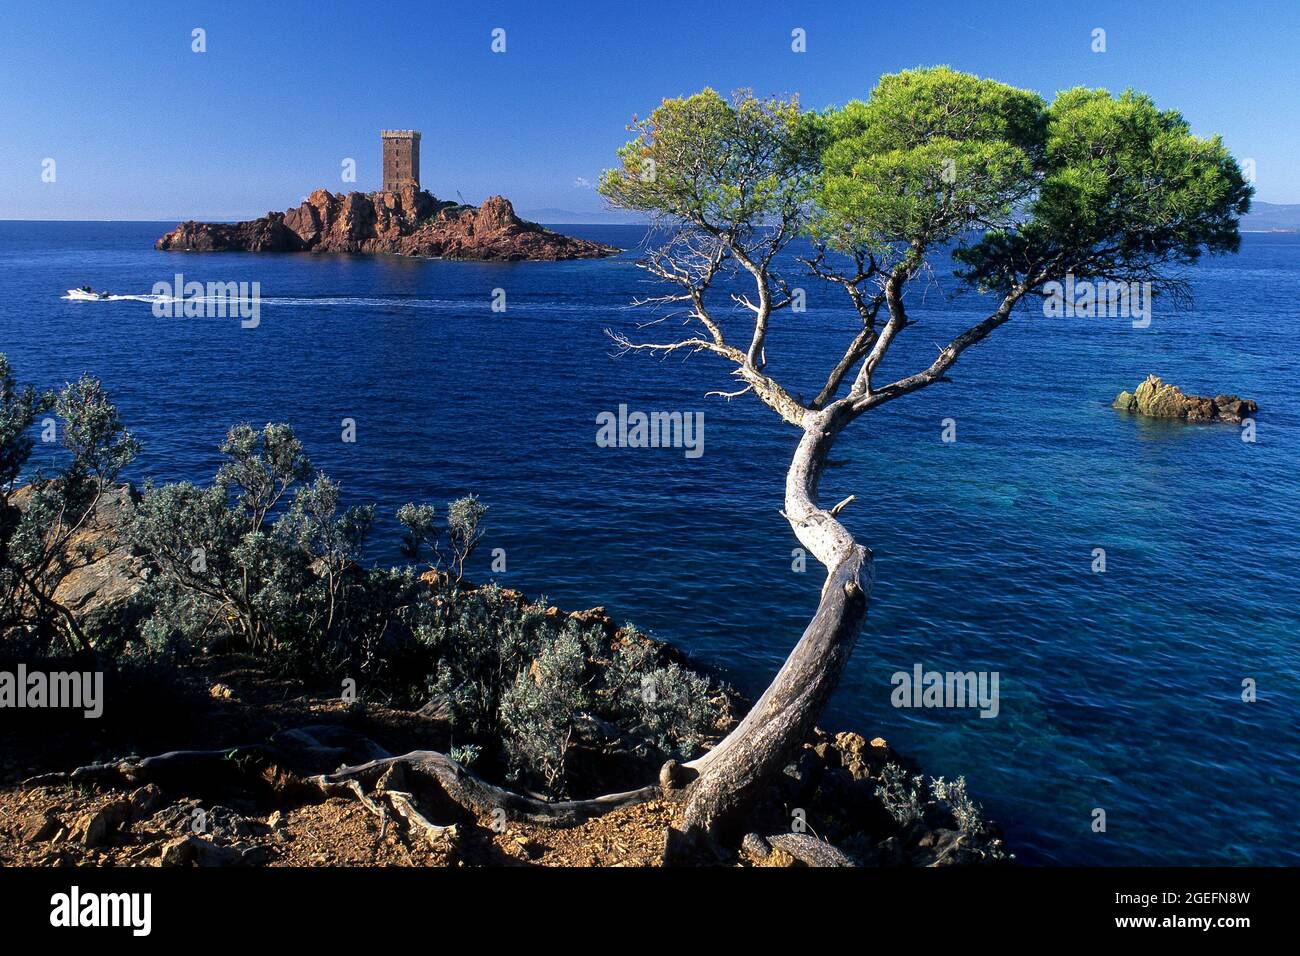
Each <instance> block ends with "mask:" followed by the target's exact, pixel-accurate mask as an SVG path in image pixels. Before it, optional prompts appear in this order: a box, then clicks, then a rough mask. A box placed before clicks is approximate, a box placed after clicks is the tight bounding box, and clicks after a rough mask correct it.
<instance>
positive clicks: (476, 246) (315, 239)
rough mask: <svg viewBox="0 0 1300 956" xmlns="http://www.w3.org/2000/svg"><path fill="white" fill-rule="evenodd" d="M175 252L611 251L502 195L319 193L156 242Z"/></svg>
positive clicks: (506, 256)
mask: <svg viewBox="0 0 1300 956" xmlns="http://www.w3.org/2000/svg"><path fill="white" fill-rule="evenodd" d="M154 248H155V249H159V250H163V251H175V252H321V253H324V252H341V253H362V254H389V255H402V256H420V257H428V258H440V259H469V260H481V261H503V262H517V261H522V260H541V261H556V260H560V259H599V258H604V257H606V256H611V255H614V254H616V253H617V252H618V251H619V250H617V249H615V248H614V247H613V246H607V245H603V244H601V243H597V242H589V241H587V240H586V239H577V238H575V237H573V236H565V235H562V234H560V233H558V232H553V231H551V230H549V229H546V228H544V227H542V226H540V225H538V224H537V223H535V222H528V221H527V220H524V219H521V218H519V216H517V215H515V210H514V207H513V206H512V205H511V204H510V201H509V200H508V199H506V198H504V197H503V196H492V197H491V198H489V199H488V200H486V201H485V202H484V203H483V205H482V206H478V207H475V206H466V205H461V204H459V203H453V202H448V201H445V200H440V199H437V198H436V197H435V196H433V195H432V194H430V193H428V192H426V191H424V190H422V189H419V188H417V187H415V186H407V187H405V188H403V189H401V190H399V191H396V192H375V193H359V192H350V193H346V194H345V193H331V192H330V191H329V190H328V189H318V190H316V191H315V192H314V193H312V194H311V195H310V196H309V197H308V198H307V200H306V201H305V202H303V203H302V204H301V205H299V206H296V207H294V208H292V209H289V210H287V211H285V212H269V213H267V214H266V215H265V216H263V217H261V218H260V219H252V220H248V221H245V222H237V223H218V222H196V221H194V220H188V221H186V222H183V223H181V224H180V225H178V226H177V227H176V228H175V229H173V230H172V231H171V232H169V233H167V234H166V235H165V236H163V237H162V238H160V239H159V240H158V241H157V242H156V243H154Z"/></svg>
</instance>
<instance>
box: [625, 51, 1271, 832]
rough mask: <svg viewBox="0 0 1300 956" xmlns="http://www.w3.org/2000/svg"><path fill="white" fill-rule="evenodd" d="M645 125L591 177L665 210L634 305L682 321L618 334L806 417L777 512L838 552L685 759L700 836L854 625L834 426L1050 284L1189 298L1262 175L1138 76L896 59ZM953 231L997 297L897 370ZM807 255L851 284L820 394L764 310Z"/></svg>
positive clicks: (939, 367)
mask: <svg viewBox="0 0 1300 956" xmlns="http://www.w3.org/2000/svg"><path fill="white" fill-rule="evenodd" d="M630 129H631V130H632V131H633V132H634V133H635V136H634V138H633V139H632V140H631V141H630V142H629V143H627V144H626V145H625V146H624V147H623V148H622V149H621V150H620V157H621V160H622V165H621V168H619V169H615V170H611V171H609V172H607V173H606V175H605V177H604V179H603V180H602V182H601V186H600V190H601V192H602V193H603V195H604V196H605V197H606V198H607V199H608V200H609V201H610V202H612V203H613V204H614V205H615V206H618V207H621V208H623V209H628V210H635V211H637V212H642V213H647V214H649V215H650V216H651V217H652V218H653V219H654V220H655V222H656V223H657V224H658V225H659V226H660V227H661V229H662V230H665V231H661V232H659V233H658V234H659V236H660V237H661V238H662V239H663V241H662V242H660V243H658V244H657V245H656V246H655V248H653V249H651V250H650V251H649V252H648V254H647V255H646V257H645V259H644V261H643V263H642V264H643V266H644V268H646V269H647V270H648V271H649V272H650V273H651V274H652V275H653V276H655V277H657V278H658V279H660V280H663V281H664V282H665V283H667V284H668V286H669V291H668V292H667V294H665V295H662V296H658V297H655V298H652V299H647V300H643V301H642V302H641V303H638V304H643V305H656V306H659V307H661V308H663V307H666V308H669V309H676V310H677V312H678V314H680V315H683V316H684V322H685V328H686V331H685V333H684V334H683V335H681V336H680V337H677V338H670V339H669V340H667V341H653V342H650V341H634V340H632V339H631V338H629V337H628V336H626V335H624V334H619V333H611V334H612V336H613V338H614V340H615V341H616V343H617V345H618V347H619V349H620V350H621V351H624V352H632V351H644V352H650V353H654V354H658V355H667V354H671V353H676V352H681V353H694V352H705V353H709V354H711V355H714V356H717V357H718V358H721V359H722V360H724V361H725V362H726V363H728V364H729V365H730V366H731V367H732V369H731V374H732V376H733V377H734V379H735V380H736V387H735V390H733V391H731V392H724V393H714V394H722V395H724V396H725V397H728V398H731V397H736V396H739V395H741V394H745V393H752V394H753V395H755V396H757V398H758V399H759V400H760V401H762V402H763V403H764V404H765V405H767V406H768V407H769V408H771V409H772V410H773V411H774V412H776V414H778V415H779V416H780V417H781V418H782V419H783V420H784V421H786V422H787V423H789V424H790V425H792V426H793V427H794V428H796V429H798V430H799V431H800V432H801V437H800V439H799V442H798V445H797V448H796V450H795V453H794V458H793V460H792V461H791V463H790V467H789V471H788V473H787V476H786V488H785V508H784V511H783V516H784V517H785V519H786V520H787V521H788V522H789V523H790V526H791V528H792V529H793V531H794V533H795V536H796V537H797V538H798V539H799V541H800V542H801V543H802V544H803V545H804V547H806V548H807V549H808V551H810V552H811V553H812V554H813V555H815V556H816V558H817V559H818V560H819V561H820V562H821V563H822V564H823V565H825V567H826V582H825V584H824V585H823V587H822V593H821V600H820V604H819V606H818V608H817V612H816V614H815V616H814V617H813V619H812V621H811V623H810V624H809V625H808V627H807V629H806V630H805V631H804V633H803V636H802V638H801V639H800V640H799V642H798V643H797V644H796V645H795V647H794V649H793V651H792V652H791V653H790V656H789V657H788V659H787V660H786V662H785V664H784V665H783V666H782V668H781V669H780V671H779V672H778V673H777V675H776V677H775V678H774V679H773V681H772V683H771V685H770V686H769V687H768V688H767V690H766V691H765V692H764V693H763V694H762V696H761V697H760V698H759V699H758V701H757V702H756V703H755V704H754V707H753V708H752V709H751V710H750V712H749V714H748V715H747V716H746V717H745V719H744V720H743V721H742V722H741V723H740V724H739V725H738V726H737V727H736V728H735V730H734V731H733V732H732V733H731V734H730V735H728V736H727V737H726V738H725V739H723V740H722V741H721V742H720V743H719V744H718V745H717V746H716V747H714V748H713V749H712V750H711V751H709V752H708V753H706V754H705V755H704V756H702V757H700V758H699V759H697V760H695V761H693V762H692V763H690V764H688V765H687V768H688V770H689V771H691V772H692V776H693V779H691V780H690V782H689V783H688V787H689V789H688V792H687V794H686V799H685V801H684V805H683V811H682V814H681V819H680V821H679V826H680V830H679V831H678V833H677V834H676V835H675V839H674V840H670V843H669V846H670V848H671V847H673V846H676V847H678V848H681V849H682V850H687V849H689V848H692V847H699V846H702V845H707V844H709V843H710V842H712V841H714V840H716V839H717V838H719V837H720V836H722V835H724V834H725V833H726V832H727V830H728V829H729V828H728V824H733V823H736V822H738V820H737V818H738V816H739V815H740V814H741V812H742V811H743V810H744V808H745V807H746V805H747V804H748V802H749V801H750V800H751V799H752V798H753V797H754V796H755V795H756V794H757V792H758V791H760V790H761V789H762V788H763V787H764V786H765V785H766V784H767V783H769V782H770V781H771V780H772V779H773V777H774V776H775V775H776V774H778V773H779V772H780V770H781V768H782V767H783V766H784V765H785V764H786V763H787V762H788V761H789V760H790V758H791V756H792V755H793V754H794V752H795V751H796V749H797V748H798V747H799V746H800V745H801V744H802V743H803V742H804V741H805V740H806V739H807V738H808V736H809V733H810V731H811V730H812V728H813V725H814V722H815V721H816V720H817V719H818V718H819V716H820V714H821V712H822V710H823V708H824V706H825V704H826V701H827V699H828V697H829V696H830V694H831V692H832V691H833V690H834V688H835V686H836V683H837V682H838V680H839V678H840V675H841V673H842V672H843V670H844V667H845V664H846V662H847V661H848V658H849V654H850V652H851V650H852V648H853V645H854V643H855V642H856V640H857V637H858V635H859V633H860V632H861V630H862V627H863V623H864V620H865V617H866V613H867V604H868V599H869V596H870V592H871V587H872V582H873V578H874V574H873V568H872V554H871V550H870V549H869V548H868V547H866V546H864V545H863V544H861V543H859V542H858V541H856V540H855V539H854V537H853V535H852V534H851V533H850V532H849V530H848V529H847V528H846V527H845V526H844V524H843V523H842V522H841V521H840V519H839V514H840V512H841V510H842V509H843V508H844V507H845V506H846V505H848V504H849V502H851V501H852V500H853V498H852V497H850V498H848V499H846V500H845V501H842V502H840V503H839V504H836V505H834V506H833V507H829V508H827V507H823V506H822V504H820V503H819V501H818V495H817V486H818V481H819V479H820V477H821V474H822V470H823V468H824V466H825V464H826V460H827V455H828V454H829V452H830V449H831V447H832V445H833V444H834V442H835V440H836V439H837V438H838V437H839V434H840V432H842V431H843V430H844V429H845V428H847V427H848V426H849V425H851V424H852V423H853V422H855V421H856V420H857V419H858V418H860V417H861V416H862V415H864V414H865V413H867V412H869V411H871V410H873V409H876V408H878V407H880V406H881V405H884V404H885V403H887V402H892V401H894V400H895V399H898V398H901V397H903V396H904V395H907V394H909V393H912V392H916V391H918V390H920V389H923V388H927V387H929V386H930V385H933V384H935V383H938V382H945V381H948V380H949V379H948V372H949V370H950V369H951V368H952V366H953V364H954V363H955V362H956V361H957V359H958V358H959V357H960V356H961V354H962V353H963V352H964V351H965V350H966V349H968V348H970V347H971V346H973V345H975V344H977V343H979V342H981V341H983V340H984V339H985V338H987V337H988V336H989V334H990V333H992V332H993V331H994V330H995V329H997V328H998V327H999V326H1001V325H1003V324H1004V323H1006V322H1008V321H1010V320H1011V319H1012V318H1013V316H1014V315H1015V314H1016V312H1017V309H1018V307H1020V306H1023V305H1025V304H1027V303H1029V302H1031V301H1034V300H1035V299H1037V298H1039V297H1041V296H1043V295H1044V286H1045V285H1046V284H1047V283H1050V282H1053V281H1064V280H1065V278H1066V277H1067V276H1069V275H1072V276H1073V277H1074V279H1075V280H1076V282H1077V281H1100V282H1124V283H1130V282H1138V283H1145V282H1149V283H1151V288H1152V289H1154V290H1155V291H1156V292H1157V293H1166V294H1169V295H1170V297H1171V298H1172V299H1174V300H1175V301H1179V302H1181V301H1185V300H1186V294H1185V293H1186V287H1185V284H1184V283H1183V282H1182V281H1181V280H1179V279H1178V277H1177V269H1178V267H1179V266H1181V265H1185V264H1189V263H1192V262H1194V261H1195V260H1196V259H1197V258H1198V257H1199V256H1200V255H1201V253H1202V252H1207V251H1208V252H1212V253H1219V252H1235V251H1236V250H1237V248H1238V244H1239V241H1240V240H1239V236H1238V231H1237V225H1238V217H1239V216H1240V215H1241V214H1242V213H1244V212H1246V211H1247V209H1248V207H1249V202H1250V195H1251V188H1250V187H1249V186H1248V185H1247V183H1246V182H1245V180H1244V178H1243V176H1242V173H1241V170H1240V168H1239V167H1238V165H1237V163H1236V162H1235V161H1234V160H1233V158H1232V157H1231V155H1230V154H1229V153H1228V151H1227V150H1226V149H1225V148H1224V146H1223V144H1222V143H1221V142H1220V140H1219V139H1218V138H1217V137H1216V138H1212V139H1201V138H1198V137H1196V136H1193V135H1192V134H1191V132H1190V130H1189V127H1188V124H1187V122H1186V121H1185V120H1184V119H1183V118H1182V116H1180V115H1179V114H1178V113H1176V112H1173V111H1161V110H1158V109H1157V108H1156V107H1155V106H1154V104H1153V103H1152V102H1151V100H1150V99H1149V98H1148V97H1146V96H1143V95H1140V94H1136V93H1132V92H1126V93H1124V94H1123V95H1122V96H1119V97H1115V96H1112V95H1111V94H1109V93H1107V92H1105V91H1102V90H1086V89H1074V90H1069V91H1067V92H1064V93H1061V94H1059V95H1058V96H1057V97H1056V99H1055V100H1054V101H1053V102H1052V103H1051V104H1050V105H1048V104H1047V103H1046V102H1045V101H1044V100H1043V99H1042V98H1040V97H1039V96H1038V95H1037V94H1035V93H1032V92H1028V91H1025V90H1019V89H1015V88H1014V87H1010V86H1007V85H1004V84H1002V83H997V82H994V81H992V80H985V79H980V78H978V77H975V76H971V75H969V74H965V73H959V72H956V71H954V70H951V69H948V68H944V67H939V68H933V69H919V70H911V71H906V72H902V73H898V74H893V75H889V76H885V77H883V78H882V79H881V80H880V82H879V84H878V85H877V86H876V88H875V89H874V90H873V91H872V93H871V96H870V97H869V99H868V100H867V101H866V102H853V103H850V104H848V105H847V106H845V107H844V108H843V109H840V110H832V111H828V112H826V113H821V114H813V113H806V112H801V111H800V109H799V107H798V104H797V102H795V101H787V100H780V99H767V100H760V99H756V98H755V97H753V96H752V95H750V94H748V93H741V94H737V95H736V96H735V97H733V98H732V100H731V101H727V100H725V99H724V98H722V97H720V96H719V95H718V94H717V93H715V92H714V91H712V90H705V91H703V92H701V93H698V94H696V95H694V96H691V97H688V98H685V99H674V100H665V101H664V102H663V104H662V105H661V106H659V107H658V108H657V109H655V110H654V112H653V113H651V114H650V116H649V117H648V118H646V119H644V120H639V121H634V123H633V125H632V127H630ZM801 237H803V238H807V239H810V240H811V246H810V248H811V252H810V253H809V254H808V255H806V256H804V257H801V258H796V257H795V256H794V255H793V254H792V251H791V250H790V249H788V248H787V247H788V246H789V245H790V243H791V242H792V241H794V240H796V239H799V238H801ZM940 251H943V252H944V253H946V254H948V256H950V257H951V259H952V261H954V262H955V263H956V264H957V271H956V276H957V278H958V279H960V280H962V281H964V282H966V283H969V284H970V285H971V286H973V287H974V288H975V289H977V290H978V292H979V293H981V294H982V295H984V296H986V297H987V299H988V301H989V305H990V309H989V311H988V314H987V316H986V317H985V318H983V319H982V320H981V321H979V322H976V323H975V324H973V325H971V326H970V327H969V328H966V329H965V330H964V331H962V332H961V333H960V334H959V335H957V336H956V337H954V338H953V339H952V340H951V341H949V342H948V343H947V345H946V346H944V347H942V348H941V349H940V350H939V353H938V356H937V357H936V358H935V359H934V360H933V361H932V362H930V364H929V365H928V366H926V367H923V368H918V369H916V370H914V371H912V372H911V373H910V374H904V375H902V376H900V377H897V378H893V379H892V380H890V379H889V378H888V377H882V376H881V375H880V374H879V371H880V369H881V366H882V363H883V362H884V360H885V358H886V356H887V354H888V353H889V350H890V347H891V345H893V343H894V341H895V339H896V338H897V336H898V335H899V334H900V333H902V332H903V331H904V330H905V329H906V328H907V327H908V326H909V325H910V324H911V320H910V319H909V318H908V314H907V308H906V298H907V296H906V293H907V290H908V288H909V285H910V284H911V283H913V282H914V281H915V280H916V279H917V278H918V276H922V275H923V274H926V273H928V272H930V271H931V270H932V269H933V268H934V267H935V265H936V263H937V262H938V259H937V256H936V253H938V252H940ZM782 253H785V255H782ZM792 269H797V270H799V271H800V272H802V273H803V274H804V275H809V274H811V275H814V276H816V277H817V278H819V279H821V280H824V281H826V282H830V283H833V284H834V285H835V286H837V287H839V288H841V289H842V290H843V292H844V294H846V295H847V298H848V300H849V302H850V303H851V305H852V307H853V309H854V311H855V313H856V315H857V317H858V319H859V320H860V324H859V325H857V327H856V328H855V329H854V330H853V331H854V334H853V335H852V338H851V340H850V341H849V342H848V344H847V345H846V347H845V348H844V351H843V353H842V354H835V355H828V356H827V365H828V369H829V370H828V371H827V373H826V378H825V384H824V385H823V386H822V387H821V389H820V391H819V392H818V393H817V395H816V396H815V397H813V398H812V399H811V400H805V399H803V398H802V397H799V396H798V394H797V393H796V392H795V391H794V390H793V389H792V388H791V387H789V386H788V385H783V384H782V383H781V382H780V381H778V380H777V378H775V377H774V376H773V375H772V374H771V373H770V372H769V371H768V362H767V358H768V356H767V336H768V330H769V328H770V327H771V324H772V323H773V322H774V321H779V319H780V315H781V313H782V311H784V310H789V309H790V308H791V306H792V303H793V302H794V301H795V297H796V295H797V289H795V288H794V287H793V286H792V283H791V279H792V275H791V274H790V273H791V271H792ZM737 282H741V283H743V284H744V289H743V290H742V291H740V292H736V291H735V289H736V283H737ZM720 301H721V302H723V303H724V305H723V306H722V307H720V306H719V304H718V303H719V302H720ZM724 312H725V314H724ZM737 313H738V314H739V315H741V316H743V318H744V321H743V323H739V327H736V326H737V323H735V319H734V317H735V315H736V314H737ZM660 318H663V316H661V317H660Z"/></svg>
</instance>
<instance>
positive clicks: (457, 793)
mask: <svg viewBox="0 0 1300 956" xmlns="http://www.w3.org/2000/svg"><path fill="white" fill-rule="evenodd" d="M398 766H400V767H403V768H405V769H407V770H412V771H415V772H418V773H423V774H424V775H426V776H428V777H431V778H432V779H433V780H434V781H436V782H437V784H438V785H439V786H440V787H441V789H442V791H443V793H445V794H446V795H447V797H448V799H450V800H451V801H452V802H453V803H456V804H458V805H459V806H461V807H462V808H464V809H466V810H469V811H470V812H472V813H476V814H482V815H491V814H492V813H493V812H494V811H501V812H502V813H503V814H504V818H505V819H507V820H517V821H522V822H526V823H535V824H541V825H545V826H561V827H564V826H574V825H575V824H578V823H581V822H582V821H584V820H588V819H590V818H591V817H595V816H600V815H601V814H603V813H608V812H609V811H610V810H614V809H616V808H618V807H626V806H630V805H631V804H634V803H644V802H645V801H647V800H653V799H655V798H656V797H659V796H662V795H663V793H662V791H661V790H660V788H659V786H658V785H654V786H648V787H642V788H641V789H639V790H629V791H626V792H624V793H611V794H606V795H605V796H602V797H595V798H593V799H590V800H563V801H559V802H556V803H547V802H546V801H544V800H538V799H536V798H535V797H529V796H524V795H523V794H520V793H516V792H514V791H512V790H506V789H504V788H502V787H498V786H496V785H495V784H490V783H488V782H487V781H485V780H483V779H481V778H480V777H477V776H475V775H474V774H472V773H470V771H468V770H466V769H465V768H464V767H463V766H461V764H459V763H458V762H456V761H455V760H453V759H452V758H451V757H448V756H447V755H446V754H443V753H439V752H437V751H436V750H415V751H412V752H411V753H408V754H403V755H401V756H398V757H384V758H382V759H379V760H371V761H369V762H368V763H364V764H359V765H357V766H354V767H344V768H343V769H341V770H338V771H335V772H334V773H328V774H319V775H317V776H314V777H310V778H308V779H307V780H306V781H305V782H306V783H308V784H310V785H312V786H315V787H318V788H319V789H320V790H321V792H322V793H326V794H330V795H334V794H336V793H337V792H338V790H337V788H338V787H339V785H341V784H344V783H346V782H347V781H349V780H357V779H360V780H372V779H378V778H379V777H380V776H381V775H382V774H383V773H385V772H386V771H388V770H390V769H391V768H393V767H398Z"/></svg>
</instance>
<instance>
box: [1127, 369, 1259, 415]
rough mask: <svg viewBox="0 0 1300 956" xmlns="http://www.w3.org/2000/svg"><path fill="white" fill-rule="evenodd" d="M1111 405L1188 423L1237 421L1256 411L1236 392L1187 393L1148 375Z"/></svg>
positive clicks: (1128, 410) (1252, 404)
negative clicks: (1212, 394) (1211, 396)
mask: <svg viewBox="0 0 1300 956" xmlns="http://www.w3.org/2000/svg"><path fill="white" fill-rule="evenodd" d="M1113 404H1114V407H1115V408H1118V409H1119V410H1121V411H1125V412H1133V413H1135V414H1138V415H1146V416H1148V417H1150V418H1174V419H1178V420H1180V421H1187V422H1212V421H1223V422H1240V421H1242V420H1243V419H1246V418H1249V417H1250V416H1252V415H1254V414H1255V413H1256V412H1258V411H1259V406H1258V405H1257V404H1255V403H1254V402H1253V401H1251V400H1250V399H1247V398H1238V397H1237V396H1236V395H1216V396H1214V398H1207V397H1205V396H1204V395H1186V394H1184V393H1183V391H1182V389H1180V388H1179V387H1178V386H1177V385H1168V384H1166V383H1165V382H1162V381H1161V380H1160V378H1159V377H1158V376H1155V375H1148V376H1147V378H1146V381H1144V382H1143V383H1142V384H1141V385H1139V386H1138V387H1137V390H1136V391H1133V392H1129V391H1123V392H1120V393H1119V395H1117V396H1115V401H1114V403H1113Z"/></svg>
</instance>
